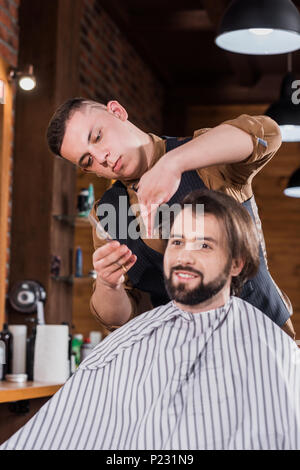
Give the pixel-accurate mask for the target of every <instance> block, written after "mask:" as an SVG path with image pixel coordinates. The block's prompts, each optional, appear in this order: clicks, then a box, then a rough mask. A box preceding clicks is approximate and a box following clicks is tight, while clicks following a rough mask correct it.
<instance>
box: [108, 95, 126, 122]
mask: <svg viewBox="0 0 300 470" xmlns="http://www.w3.org/2000/svg"><path fill="white" fill-rule="evenodd" d="M107 111H108V112H109V113H112V114H113V115H114V116H116V117H117V118H118V119H121V121H127V119H128V114H127V111H126V109H125V108H123V106H122V105H121V104H120V103H119V102H118V101H116V100H113V101H109V102H108V103H107Z"/></svg>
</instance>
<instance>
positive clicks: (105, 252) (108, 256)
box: [93, 241, 137, 288]
mask: <svg viewBox="0 0 300 470" xmlns="http://www.w3.org/2000/svg"><path fill="white" fill-rule="evenodd" d="M136 260H137V257H136V256H135V255H133V254H132V252H131V250H129V248H128V247H127V246H126V245H121V244H120V243H119V242H118V241H112V242H109V243H106V244H105V245H103V246H101V247H100V248H97V250H96V251H95V252H94V254H93V266H94V270H95V271H96V272H97V282H101V283H102V284H104V285H106V286H108V287H111V288H118V287H119V286H120V285H121V284H122V283H123V282H124V281H125V276H124V274H125V270H124V269H123V268H122V267H121V265H123V266H124V267H125V268H126V271H128V270H129V269H130V268H132V266H133V265H134V264H135V262H136Z"/></svg>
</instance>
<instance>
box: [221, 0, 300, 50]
mask: <svg viewBox="0 0 300 470" xmlns="http://www.w3.org/2000/svg"><path fill="white" fill-rule="evenodd" d="M299 33H300V13H299V11H298V9H297V8H296V6H295V5H294V4H293V2H292V1H291V0H233V1H232V2H231V3H230V5H229V6H228V8H227V10H226V11H225V14H224V16H223V19H222V21H221V25H220V28H219V32H218V36H217V37H216V39H215V42H216V44H217V45H218V46H219V47H221V48H222V49H225V50H227V51H231V52H237V53H240V54H253V55H265V54H285V53H287V52H291V51H295V50H297V49H299V48H300V34H299Z"/></svg>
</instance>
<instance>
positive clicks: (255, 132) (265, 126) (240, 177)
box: [223, 114, 282, 185]
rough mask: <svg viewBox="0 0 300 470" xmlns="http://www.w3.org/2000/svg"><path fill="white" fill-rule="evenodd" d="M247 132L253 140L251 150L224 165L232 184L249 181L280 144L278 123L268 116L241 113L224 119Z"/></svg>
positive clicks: (226, 122) (241, 183)
mask: <svg viewBox="0 0 300 470" xmlns="http://www.w3.org/2000/svg"><path fill="white" fill-rule="evenodd" d="M223 124H229V125H231V126H234V127H237V128H238V129H241V130H243V131H244V132H247V133H248V134H249V135H250V136H251V137H252V141H253V152H252V154H251V155H249V157H248V158H246V159H245V160H243V161H241V162H238V163H233V164H229V165H226V170H227V171H226V173H227V178H230V180H231V183H232V184H236V185H243V184H247V183H251V180H252V178H253V177H254V176H255V174H256V173H258V172H259V171H260V170H261V169H262V168H263V167H264V166H265V165H266V164H267V163H268V162H269V161H270V160H271V158H272V157H273V156H274V155H275V153H276V152H277V150H278V149H279V147H280V145H281V141H282V139H281V132H280V128H279V126H278V124H276V122H275V121H273V119H271V118H269V117H268V116H249V115H247V114H242V115H241V116H239V117H237V118H236V119H231V120H228V121H225V122H224V123H223Z"/></svg>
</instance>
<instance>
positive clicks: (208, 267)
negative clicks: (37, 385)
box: [1, 190, 300, 450]
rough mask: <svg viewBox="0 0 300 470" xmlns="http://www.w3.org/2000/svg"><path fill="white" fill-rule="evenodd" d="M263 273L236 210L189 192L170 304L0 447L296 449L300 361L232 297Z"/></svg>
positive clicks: (289, 343)
mask: <svg viewBox="0 0 300 470" xmlns="http://www.w3.org/2000/svg"><path fill="white" fill-rule="evenodd" d="M201 205H204V214H203V213H202V214H201V213H200V212H201V211H198V210H197V209H198V208H199V207H201ZM202 207H203V206H202ZM191 221H192V222H193V223H190V222H191ZM198 222H200V224H198ZM202 222H204V232H203V233H202V234H201V233H200V232H201V231H200V232H197V231H196V232H195V231H194V230H193V224H194V225H195V223H196V226H198V225H199V227H202ZM258 265H259V243H258V240H257V236H256V230H255V228H254V225H253V222H252V219H251V217H250V215H249V214H248V212H247V211H246V210H245V209H244V208H243V207H242V206H241V204H239V203H238V202H236V201H235V200H234V199H233V198H231V197H229V196H227V195H225V194H222V193H217V192H214V191H207V190H200V191H196V192H194V193H192V194H191V195H190V196H188V197H187V198H186V199H185V200H184V202H183V204H182V210H181V212H180V213H179V214H178V215H177V216H176V218H175V220H174V223H173V225H172V227H171V233H170V238H169V241H168V245H167V248H166V252H165V257H164V275H165V284H166V289H167V291H168V294H169V296H170V298H171V299H172V300H171V301H170V302H169V303H167V304H166V305H163V306H160V307H157V308H154V309H153V310H150V311H148V312H145V313H143V314H141V315H140V316H138V317H136V318H134V319H133V320H131V321H129V322H128V323H126V324H125V325H124V326H122V327H121V328H119V329H118V330H116V331H115V332H113V333H112V334H111V335H109V336H108V337H107V338H106V339H105V340H104V341H102V342H101V343H100V344H99V345H98V346H96V348H95V349H94V350H93V351H92V353H91V354H90V355H89V356H88V357H87V358H86V359H85V360H84V361H83V362H82V363H81V365H80V366H79V368H78V370H77V371H76V372H75V374H74V375H73V376H72V377H71V378H70V379H69V380H68V382H67V383H66V384H65V385H64V386H63V387H62V388H61V389H60V390H59V392H57V393H56V394H55V395H54V397H52V399H51V400H49V401H48V402H47V403H46V404H45V405H44V406H43V407H42V408H41V409H40V411H39V412H38V413H37V414H36V415H35V416H34V417H33V418H32V419H31V420H30V421H29V422H28V423H27V424H26V425H25V426H23V428H21V429H20V430H19V431H18V432H17V433H16V434H14V435H13V436H12V437H11V438H10V439H9V440H8V441H6V442H5V443H4V444H3V445H2V446H1V449H20V450H22V449H36V450H38V449H53V450H54V449H62V450H63V449H106V450H107V449H116V450H117V449H118V450H123V449H130V450H135V449H152V450H153V449H158V450H172V449H180V450H181V449H185V450H187V449H189V450H192V449H300V351H299V349H298V348H297V346H296V344H295V342H294V341H293V340H292V339H291V338H290V337H289V336H288V335H287V334H286V333H284V332H283V331H282V330H281V329H280V327H278V326H277V325H276V324H275V323H274V322H273V321H271V320H270V319H269V318H268V317H267V316H266V315H264V314H263V313H262V312H261V311H259V310H257V309H256V308H255V307H253V306H252V305H250V304H249V303H247V302H245V301H243V300H242V299H240V298H238V297H235V295H234V294H238V292H239V291H240V289H241V288H242V286H243V284H244V282H246V280H248V279H249V278H251V277H252V276H254V275H255V273H256V271H257V268H258Z"/></svg>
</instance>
